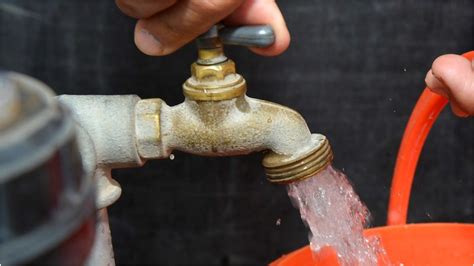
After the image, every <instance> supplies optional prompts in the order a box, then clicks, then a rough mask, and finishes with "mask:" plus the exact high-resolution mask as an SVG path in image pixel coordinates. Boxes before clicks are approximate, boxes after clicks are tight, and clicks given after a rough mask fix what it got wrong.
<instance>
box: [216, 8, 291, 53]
mask: <svg viewBox="0 0 474 266" xmlns="http://www.w3.org/2000/svg"><path fill="white" fill-rule="evenodd" d="M224 22H225V23H226V24H229V25H257V24H269V25H271V26H272V27H273V30H274V32H275V43H274V44H273V45H272V46H270V47H267V48H251V50H252V51H254V52H255V53H257V54H260V55H265V56H274V55H278V54H281V53H283V52H284V51H285V50H286V49H287V48H288V46H289V44H290V33H289V32H288V28H287V27H286V23H285V20H284V19H283V15H282V14H281V11H280V9H279V8H278V6H277V4H276V3H275V1H274V0H261V1H256V0H246V1H245V2H244V3H243V4H242V5H241V6H240V7H239V8H237V10H235V12H234V13H232V14H231V15H230V16H229V17H227V18H226V19H225V20H224Z"/></svg>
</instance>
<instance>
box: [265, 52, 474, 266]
mask: <svg viewBox="0 0 474 266" xmlns="http://www.w3.org/2000/svg"><path fill="white" fill-rule="evenodd" d="M463 56H464V57H466V58H468V59H469V60H473V58H474V51H471V52H468V53H465V54H463ZM446 103H447V99H445V98H443V97H441V96H439V95H437V94H434V93H432V92H431V91H430V90H429V89H428V88H427V89H425V91H424V92H423V94H422V95H421V97H420V99H419V100H418V102H417V104H416V106H415V108H414V110H413V112H412V115H411V117H410V120H409V121H408V124H407V127H406V129H405V133H404V135H403V139H402V143H401V145H400V150H399V153H398V156H397V163H396V166H395V172H394V176H393V180H392V189H391V192H390V204H389V210H388V224H389V225H388V226H383V227H376V228H371V229H367V230H365V231H364V234H365V235H366V236H374V235H375V236H379V237H380V240H381V243H382V245H383V247H384V249H385V251H386V252H387V256H388V259H389V261H390V263H391V264H393V265H397V266H398V265H403V266H408V265H469V266H474V224H460V223H425V224H408V225H406V224H405V223H406V216H407V212H408V201H409V198H410V191H411V184H412V181H413V177H414V174H415V170H416V165H417V162H418V157H419V155H420V152H421V149H422V148H423V144H424V141H425V140H426V137H427V135H428V133H429V131H430V129H431V126H432V125H433V123H434V121H435V120H436V118H437V116H438V115H439V113H440V112H441V110H442V109H443V108H444V106H445V105H446ZM314 265H318V266H321V265H339V263H338V260H337V255H336V253H335V252H334V250H333V249H332V248H330V247H327V248H323V249H321V250H320V251H319V252H318V253H317V254H313V252H312V251H311V249H310V248H309V246H306V247H304V248H301V249H298V250H296V251H294V252H292V253H290V254H288V255H284V256H283V257H281V258H280V259H278V260H276V261H274V262H272V263H271V264H270V266H314ZM379 265H383V263H382V262H379ZM361 266H363V265H361Z"/></svg>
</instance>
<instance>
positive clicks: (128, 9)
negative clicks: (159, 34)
mask: <svg viewBox="0 0 474 266" xmlns="http://www.w3.org/2000/svg"><path fill="white" fill-rule="evenodd" d="M176 1H177V0H115V3H116V4H117V6H118V8H119V9H120V10H121V11H122V12H123V13H125V14H126V15H128V16H130V17H133V18H138V19H140V18H148V17H150V16H152V15H154V14H156V13H158V12H161V11H163V10H165V9H167V8H169V7H170V6H172V5H174V4H175V3H176Z"/></svg>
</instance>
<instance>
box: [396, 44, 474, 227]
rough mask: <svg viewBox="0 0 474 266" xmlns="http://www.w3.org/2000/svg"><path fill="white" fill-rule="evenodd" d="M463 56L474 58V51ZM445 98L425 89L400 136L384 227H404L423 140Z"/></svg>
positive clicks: (444, 103) (439, 111)
mask: <svg viewBox="0 0 474 266" xmlns="http://www.w3.org/2000/svg"><path fill="white" fill-rule="evenodd" d="M462 56H464V57H465V58H467V59H469V60H473V59H474V51H470V52H467V53H464V54H463V55H462ZM447 103H448V99H446V98H444V97H443V96H440V95H438V94H436V93H434V92H432V91H431V90H430V89H429V88H425V90H424V91H423V93H422V94H421V96H420V98H419V99H418V102H417V103H416V105H415V108H414V109H413V111H412V113H411V116H410V119H409V120H408V124H407V126H406V128H405V132H404V133H403V138H402V142H401V144H400V149H399V150H398V155H397V161H396V164H395V170H394V173H393V178H392V186H391V189H390V201H389V205H388V215H387V216H388V218H387V225H401V224H406V220H407V213H408V204H409V201H410V192H411V186H412V183H413V177H414V175H415V171H416V166H417V164H418V159H419V157H420V153H421V151H422V149H423V145H424V143H425V140H426V137H427V136H428V133H429V132H430V130H431V127H432V126H433V124H434V122H435V121H436V119H437V118H438V116H439V114H440V113H441V111H442V110H443V108H444V107H445V106H446V104H447Z"/></svg>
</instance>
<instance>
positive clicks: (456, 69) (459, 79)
mask: <svg viewBox="0 0 474 266" xmlns="http://www.w3.org/2000/svg"><path fill="white" fill-rule="evenodd" d="M431 69H432V74H433V76H434V77H435V78H436V79H437V80H439V81H440V82H441V83H442V84H444V85H445V86H442V87H441V88H440V89H441V90H442V93H441V94H444V95H446V96H448V98H449V100H450V101H451V106H452V108H453V111H454V112H455V113H456V114H457V115H461V116H463V115H464V116H465V115H466V114H470V115H473V114H474V70H473V63H472V62H470V61H469V60H468V59H466V58H464V57H462V56H459V55H453V54H448V55H443V56H440V57H438V58H437V59H436V60H435V61H434V62H433V66H432V68H431ZM463 113H464V114H463Z"/></svg>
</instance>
